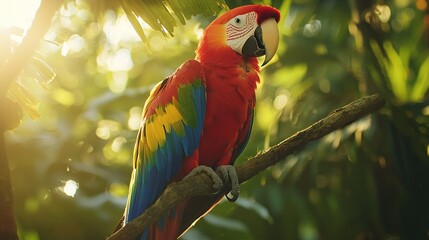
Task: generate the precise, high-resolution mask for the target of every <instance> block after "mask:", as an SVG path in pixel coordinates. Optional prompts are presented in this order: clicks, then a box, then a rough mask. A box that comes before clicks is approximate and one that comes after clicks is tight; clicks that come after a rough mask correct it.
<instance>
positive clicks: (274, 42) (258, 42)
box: [242, 18, 279, 66]
mask: <svg viewBox="0 0 429 240" xmlns="http://www.w3.org/2000/svg"><path fill="white" fill-rule="evenodd" d="M278 45H279V30H278V28H277V22H276V20H275V19H274V18H269V19H267V20H265V21H263V22H262V23H261V25H259V26H258V27H257V28H256V30H255V33H254V34H253V36H251V37H250V38H248V39H247V40H246V42H245V43H244V45H243V49H242V54H243V55H244V56H248V57H260V56H262V55H265V60H264V62H263V63H262V66H264V65H265V64H267V63H268V62H269V61H270V60H271V59H272V58H273V57H274V54H275V53H276V51H277V47H278Z"/></svg>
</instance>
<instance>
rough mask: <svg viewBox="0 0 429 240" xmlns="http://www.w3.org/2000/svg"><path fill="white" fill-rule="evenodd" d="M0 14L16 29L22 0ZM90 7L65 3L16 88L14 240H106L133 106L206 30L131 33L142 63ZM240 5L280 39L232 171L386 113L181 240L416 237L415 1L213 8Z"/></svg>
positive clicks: (112, 11) (106, 18) (419, 119)
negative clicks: (27, 96) (274, 24)
mask: <svg viewBox="0 0 429 240" xmlns="http://www.w3.org/2000/svg"><path fill="white" fill-rule="evenodd" d="M1 1H2V2H1V4H2V5H1V6H2V9H1V10H0V11H3V12H2V14H0V19H2V21H0V24H3V25H5V26H1V25H0V27H3V28H4V27H7V24H9V26H10V25H11V23H18V21H20V19H18V17H19V16H17V15H18V13H22V12H23V11H24V8H25V11H27V10H28V9H30V10H28V11H29V13H28V14H26V15H25V20H26V25H25V24H23V25H21V26H19V27H20V28H23V29H24V30H25V29H26V28H28V26H29V23H31V19H32V16H33V15H32V14H34V11H35V10H36V9H37V6H38V4H37V2H38V1H23V0H20V1H12V0H10V1H6V0H1ZM12 2H17V3H18V4H15V5H14V4H12ZM30 2H31V3H30ZM103 2H104V1H91V0H67V1H65V3H64V5H63V6H62V7H61V9H60V11H59V13H58V14H57V15H56V16H55V18H54V19H53V21H52V25H51V29H50V31H49V32H48V33H47V34H46V35H45V39H44V40H43V41H42V42H41V44H40V47H39V48H38V52H37V53H36V55H35V57H34V59H33V61H32V62H31V63H30V64H29V66H28V67H27V68H26V69H25V71H24V72H23V73H22V74H21V76H20V79H19V81H20V83H21V85H22V86H23V87H25V88H26V89H27V90H28V91H29V92H30V93H31V94H32V96H33V98H34V100H35V101H36V102H38V108H37V109H38V114H39V115H40V117H39V118H38V119H35V120H33V119H31V115H32V114H31V113H32V112H31V110H30V111H29V113H30V114H25V116H24V119H23V122H22V124H21V125H20V126H19V127H18V128H16V129H14V130H13V131H9V132H7V134H6V140H7V151H8V156H9V161H10V167H11V175H12V185H13V193H14V200H15V215H16V218H17V222H18V225H19V234H20V238H21V239H24V240H39V239H42V240H44V239H49V240H50V239H53V240H55V239H61V240H69V239H70V240H71V239H73V240H75V239H81V240H86V239H88V240H89V239H91V240H93V239H105V238H106V237H107V236H109V235H110V234H111V232H112V230H113V229H114V227H115V225H116V224H117V222H118V220H119V218H120V217H121V214H122V212H123V208H124V206H125V201H126V195H127V191H128V181H129V175H130V171H131V164H132V162H131V158H132V149H133V144H134V140H135V136H136V133H137V132H136V130H137V129H138V127H139V121H140V115H141V111H142V107H143V104H144V102H145V99H146V98H147V96H148V94H149V91H150V89H151V88H152V87H153V86H154V84H155V83H156V82H158V81H160V80H162V79H164V78H165V77H166V76H168V75H170V74H171V73H173V72H174V70H175V69H176V68H177V67H178V66H179V65H180V64H181V63H182V62H184V61H185V60H186V59H192V58H193V57H194V50H195V48H196V46H197V44H198V41H199V37H200V36H201V34H202V31H203V29H204V27H205V26H207V25H208V24H209V23H210V21H212V20H213V19H214V18H215V17H216V16H207V14H206V15H197V16H196V17H193V18H192V19H190V20H189V21H187V22H186V25H181V26H178V27H176V28H175V29H174V37H168V34H167V37H166V36H164V34H162V33H161V32H159V31H155V30H153V29H152V28H150V27H149V26H148V25H145V24H143V30H144V33H145V36H146V37H147V41H148V45H149V46H150V48H151V51H150V52H149V50H148V48H147V46H146V45H145V44H143V43H142V40H141V38H140V37H139V35H138V34H137V33H136V31H135V30H134V28H133V26H132V25H131V24H130V22H129V20H128V18H127V16H126V14H125V12H124V10H123V9H121V8H119V7H115V6H113V7H111V6H105V5H106V4H107V2H108V1H106V2H104V3H103ZM218 2H221V1H218ZM249 3H264V4H270V5H272V6H274V7H277V8H278V9H280V10H281V12H282V19H281V21H280V23H279V28H280V34H281V41H280V46H279V50H278V55H277V56H276V57H275V59H274V60H273V61H272V62H271V63H270V65H268V66H266V67H264V68H263V70H262V72H261V78H262V82H261V84H260V85H259V88H258V91H257V107H256V115H255V121H254V127H253V132H252V135H251V137H250V141H249V144H248V146H247V148H246V149H245V151H244V152H243V154H242V155H241V156H240V158H239V160H238V161H237V162H236V163H237V164H240V163H242V162H243V161H245V160H246V158H248V157H250V156H253V155H254V154H256V153H257V152H260V151H263V150H264V149H267V148H268V147H269V146H271V145H273V144H276V143H278V142H279V141H281V140H282V139H285V138H286V137H288V136H290V135H291V134H293V133H294V132H296V131H298V130H300V129H303V128H304V127H306V126H308V125H310V124H311V123H313V122H314V121H316V120H318V119H320V118H322V117H323V116H325V115H326V114H327V113H329V112H330V111H332V110H334V109H335V108H337V107H339V106H342V105H344V104H346V103H348V102H350V101H352V100H354V99H357V98H359V97H362V96H365V95H369V94H373V93H381V94H382V95H383V96H384V97H385V98H386V107H385V108H383V109H382V110H381V111H379V112H378V113H376V114H373V115H371V116H368V117H365V118H363V119H360V120H359V121H357V122H355V123H352V124H351V125H350V126H348V127H346V128H344V129H342V130H338V131H335V132H333V133H331V134H329V135H328V136H326V137H324V138H322V139H320V140H318V141H315V142H314V143H311V144H310V145H309V146H307V147H306V148H305V149H303V150H302V151H301V152H299V153H296V154H294V155H293V156H290V157H288V158H287V159H286V160H285V161H283V162H281V163H279V164H277V165H275V166H273V167H271V168H269V169H268V170H266V171H264V172H263V173H261V174H259V175H258V176H256V177H254V178H253V179H251V180H249V181H248V182H246V183H244V184H243V185H242V186H241V195H240V198H239V200H238V201H237V202H236V203H229V202H227V201H222V202H221V203H220V204H219V205H218V206H217V207H216V208H215V209H214V210H213V211H212V212H211V213H209V214H208V215H207V216H206V217H205V218H203V219H202V220H200V221H199V222H198V223H197V224H196V225H195V227H193V228H192V229H191V230H190V231H189V232H188V233H187V234H186V235H185V236H184V237H183V238H182V239H186V240H191V239H200V240H210V239H228V240H229V239H231V240H232V239H249V240H250V239H255V240H256V239H289V240H293V239H302V240H315V239H359V240H360V239H416V240H418V239H428V235H429V159H428V155H429V93H428V89H429V51H428V50H429V48H428V47H429V8H428V3H427V1H425V0H389V1H387V0H385V1H383V0H284V1H280V0H272V1H270V0H265V1H245V0H240V1H229V0H227V1H226V4H227V5H228V6H229V7H230V8H233V7H235V6H239V5H244V4H249ZM32 5H34V6H32ZM13 9H18V10H13ZM31 9H33V10H32V11H33V12H31ZM13 11H16V14H14V12H13ZM218 11H221V8H220V7H219V8H218ZM8 19H9V20H10V19H14V20H12V21H11V22H7V21H6V20H8ZM24 22H25V21H24ZM23 34H25V31H24V32H20V31H17V32H14V34H12V35H13V36H11V37H10V38H7V41H9V43H10V46H11V47H13V45H14V43H15V42H19V40H20V35H21V36H22V35H23ZM3 40H4V39H3ZM35 80H36V81H35ZM33 114H35V115H37V113H34V112H33Z"/></svg>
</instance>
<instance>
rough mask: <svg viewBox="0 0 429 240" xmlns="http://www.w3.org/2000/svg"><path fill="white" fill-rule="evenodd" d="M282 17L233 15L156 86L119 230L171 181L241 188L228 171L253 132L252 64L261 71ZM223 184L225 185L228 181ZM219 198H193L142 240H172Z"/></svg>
mask: <svg viewBox="0 0 429 240" xmlns="http://www.w3.org/2000/svg"><path fill="white" fill-rule="evenodd" d="M279 18H280V13H279V11H278V10H277V9H275V8H273V7H270V6H264V5H248V6H242V7H238V8H235V9H232V10H230V11H228V12H226V13H224V14H222V15H221V16H219V17H218V18H217V19H215V20H214V21H213V22H212V23H211V24H210V25H209V26H208V27H207V28H206V29H205V31H204V34H203V36H202V39H201V42H200V43H199V46H198V48H197V50H196V57H195V60H188V61H186V62H185V63H183V64H182V65H181V66H180V67H179V68H178V69H177V70H176V72H175V73H174V74H173V75H171V76H170V77H168V78H166V79H165V80H164V81H162V82H160V83H158V84H157V85H156V86H155V87H154V89H153V90H152V91H151V94H150V96H149V98H148V99H147V101H146V103H145V106H144V109H143V120H142V123H141V127H140V130H139V132H138V135H137V141H136V144H135V148H134V162H133V171H132V175H131V183H130V190H129V195H128V201H127V206H126V209H125V214H124V223H125V224H126V223H128V222H130V221H131V220H133V219H134V218H136V217H138V216H139V215H140V214H141V213H142V212H143V211H144V210H146V209H147V208H148V207H149V206H151V205H152V204H153V203H154V202H155V201H156V199H157V198H158V197H159V196H160V195H161V193H162V192H163V190H164V189H165V188H166V186H167V185H168V184H169V183H170V182H172V181H179V180H181V179H183V178H184V177H185V176H187V175H188V174H196V173H199V172H206V173H207V174H209V176H210V177H211V178H212V179H213V185H214V187H215V188H218V189H220V188H221V187H222V184H223V183H222V180H221V179H219V177H218V176H217V175H216V174H215V172H214V171H213V169H215V170H216V171H220V172H221V173H222V176H223V177H224V180H230V181H231V183H232V190H231V194H232V195H233V197H232V199H231V200H235V199H236V198H237V197H238V194H239V184H238V180H237V175H236V174H235V170H234V168H233V167H231V165H232V164H233V163H234V161H235V159H236V158H237V156H238V155H239V154H240V153H241V152H242V151H243V149H244V147H245V145H246V144H247V141H248V139H249V135H250V131H251V129H252V122H253V111H254V107H255V90H256V84H257V83H258V82H259V76H258V72H259V65H258V60H257V58H256V57H259V56H263V55H265V60H264V62H263V64H262V65H265V64H266V63H267V62H268V61H270V60H271V59H272V57H273V56H274V54H275V52H276V50H277V46H278V39H279V33H278V28H277V23H278V21H279ZM225 178H226V179H225ZM220 198H221V196H220V195H216V196H214V197H213V196H211V197H198V198H193V199H190V200H188V201H187V202H185V203H182V204H179V206H178V207H176V209H175V210H174V211H172V212H170V213H166V214H165V216H164V217H163V218H162V219H160V220H159V221H158V222H157V223H155V224H153V225H152V226H150V227H149V228H148V229H146V230H145V231H144V233H143V234H142V237H141V239H151V240H153V239H163V240H170V239H176V238H178V237H179V236H180V235H181V234H183V232H184V231H186V229H187V228H188V227H189V226H190V225H191V224H192V223H193V222H194V221H195V220H197V219H199V218H200V217H201V216H202V215H204V214H205V213H206V212H207V211H208V210H209V209H210V208H211V207H212V206H213V205H214V204H216V202H218V200H219V199H220Z"/></svg>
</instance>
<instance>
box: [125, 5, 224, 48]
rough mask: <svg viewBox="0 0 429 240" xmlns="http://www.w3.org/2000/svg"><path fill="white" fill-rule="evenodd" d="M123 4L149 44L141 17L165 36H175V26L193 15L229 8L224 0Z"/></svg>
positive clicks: (143, 39) (207, 14)
mask: <svg viewBox="0 0 429 240" xmlns="http://www.w3.org/2000/svg"><path fill="white" fill-rule="evenodd" d="M121 6H122V8H123V10H124V12H125V14H126V15H127V17H128V19H129V21H130V22H131V24H132V25H133V27H134V29H135V30H136V32H137V33H138V34H139V36H140V37H141V39H142V41H143V42H144V43H145V44H146V46H148V47H149V45H148V40H147V38H146V35H145V33H144V30H143V27H142V25H141V22H140V21H139V19H141V20H142V21H144V22H145V23H147V24H148V25H149V26H150V27H151V28H152V29H154V30H156V31H159V32H161V33H162V34H164V35H165V36H173V32H174V28H175V27H176V26H177V25H178V23H179V22H180V24H185V21H186V20H188V19H190V18H191V17H192V16H196V15H198V14H202V15H204V16H213V15H215V14H216V13H218V12H219V10H220V9H228V6H227V5H226V3H225V1H224V0H206V1H201V0H164V1H160V0H122V1H121Z"/></svg>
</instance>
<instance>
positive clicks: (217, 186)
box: [183, 165, 223, 194]
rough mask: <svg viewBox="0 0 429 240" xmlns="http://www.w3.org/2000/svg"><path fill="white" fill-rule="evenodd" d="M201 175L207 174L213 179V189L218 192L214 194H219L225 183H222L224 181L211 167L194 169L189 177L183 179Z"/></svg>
mask: <svg viewBox="0 0 429 240" xmlns="http://www.w3.org/2000/svg"><path fill="white" fill-rule="evenodd" d="M200 173H205V174H207V175H208V176H209V177H210V178H211V179H212V183H213V188H214V189H216V190H217V191H216V192H215V193H214V194H218V193H219V192H220V190H221V189H222V187H223V182H222V179H220V178H219V176H218V175H217V174H216V173H215V172H214V171H213V169H212V168H211V167H207V166H203V165H201V166H198V167H196V168H194V169H192V171H191V172H190V173H189V174H188V175H186V177H184V178H183V179H186V178H188V177H191V176H195V175H198V174H200Z"/></svg>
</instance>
